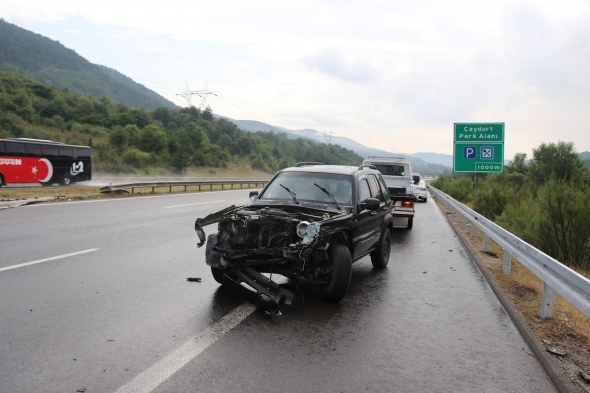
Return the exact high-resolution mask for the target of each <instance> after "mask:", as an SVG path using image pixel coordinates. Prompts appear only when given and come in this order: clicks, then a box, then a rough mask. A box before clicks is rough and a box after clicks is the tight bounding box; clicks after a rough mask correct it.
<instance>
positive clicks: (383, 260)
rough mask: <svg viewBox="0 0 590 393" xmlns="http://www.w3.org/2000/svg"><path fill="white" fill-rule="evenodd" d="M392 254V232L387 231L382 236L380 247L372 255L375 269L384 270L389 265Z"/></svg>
mask: <svg viewBox="0 0 590 393" xmlns="http://www.w3.org/2000/svg"><path fill="white" fill-rule="evenodd" d="M390 254H391V232H390V231H389V229H386V230H385V231H384V232H383V235H381V240H380V241H379V246H377V248H376V249H375V251H373V252H372V253H371V262H372V263H373V267H375V268H377V269H383V268H385V267H386V266H387V264H388V263H389V255H390Z"/></svg>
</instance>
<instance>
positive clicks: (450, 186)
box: [432, 175, 475, 203]
mask: <svg viewBox="0 0 590 393" xmlns="http://www.w3.org/2000/svg"><path fill="white" fill-rule="evenodd" d="M432 185H433V186H434V187H436V188H438V189H439V190H441V191H442V192H444V193H446V194H449V195H450V196H452V197H453V198H455V199H456V200H458V201H461V202H462V203H466V202H471V200H472V198H473V189H474V187H475V184H474V183H473V180H472V179H471V178H470V177H466V176H463V177H455V176H452V175H451V176H442V177H440V178H438V179H436V180H435V181H433V182H432Z"/></svg>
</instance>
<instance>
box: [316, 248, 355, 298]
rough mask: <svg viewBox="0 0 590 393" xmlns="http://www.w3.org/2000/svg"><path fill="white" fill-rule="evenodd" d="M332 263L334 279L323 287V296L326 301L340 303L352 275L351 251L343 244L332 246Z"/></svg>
mask: <svg viewBox="0 0 590 393" xmlns="http://www.w3.org/2000/svg"><path fill="white" fill-rule="evenodd" d="M328 253H329V256H330V260H331V263H332V277H331V278H330V282H329V283H328V284H327V285H325V286H324V287H322V289H321V294H322V297H323V298H324V299H325V300H328V301H331V302H339V301H340V300H342V298H343V297H344V295H346V291H347V290H348V286H349V285H350V276H351V275H352V257H351V255H350V250H349V249H348V247H346V246H345V245H343V244H338V243H336V244H332V245H331V246H330V249H329V250H328Z"/></svg>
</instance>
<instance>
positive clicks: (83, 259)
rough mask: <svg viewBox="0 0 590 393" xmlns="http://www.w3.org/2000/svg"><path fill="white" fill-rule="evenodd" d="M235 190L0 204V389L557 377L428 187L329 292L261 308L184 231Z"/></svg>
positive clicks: (392, 385) (407, 388)
mask: <svg viewBox="0 0 590 393" xmlns="http://www.w3.org/2000/svg"><path fill="white" fill-rule="evenodd" d="M247 200H248V190H240V191H222V192H207V193H202V194H174V195H163V196H151V197H138V198H124V199H108V200H102V199H101V200H96V201H80V202H61V203H52V204H36V205H31V206H23V207H17V208H11V209H3V210H0V224H1V225H0V299H1V301H0V315H1V320H0V392H2V393H4V392H6V393H12V392H60V393H61V392H72V393H75V392H77V391H85V392H87V393H94V392H151V391H153V392H243V391H256V392H276V391H284V392H295V391H297V392H299V391H306V392H308V391H309V392H312V391H313V392H360V391H371V392H379V391H383V392H425V391H428V392H451V391H452V392H507V391H509V392H553V391H555V389H554V387H553V385H552V384H551V382H550V380H549V379H548V377H547V375H546V373H545V372H544V370H543V369H542V367H541V365H540V364H539V362H538V361H537V359H536V358H535V357H534V355H533V354H532V352H531V350H530V349H529V347H528V345H527V344H526V343H525V342H524V340H523V339H522V337H521V336H520V334H519V333H518V331H517V329H516V327H515V326H514V324H513V323H512V321H511V320H510V318H509V317H508V315H507V314H506V312H505V311H504V309H503V308H502V306H501V305H500V303H499V301H498V300H497V298H496V297H495V295H494V293H493V292H492V290H491V289H490V288H489V286H488V285H487V283H486V282H485V280H484V279H483V277H482V275H481V273H480V272H479V270H478V269H477V267H476V266H475V264H474V263H473V262H472V261H471V259H470V258H469V256H468V254H467V252H466V251H465V250H464V249H463V247H462V245H461V243H460V242H459V241H458V239H457V238H456V237H455V235H454V232H453V231H452V229H451V228H450V226H449V224H448V223H447V222H446V220H445V217H444V216H443V215H442V213H441V212H440V211H439V209H438V207H437V206H436V205H435V204H434V201H432V200H429V201H428V202H427V203H423V204H418V205H417V206H416V210H417V213H416V218H415V221H414V228H413V229H412V230H411V231H404V230H400V231H396V232H395V233H394V237H393V250H392V259H391V260H390V263H389V266H388V268H387V269H385V270H381V271H376V270H374V269H372V265H371V263H370V260H369V259H368V258H365V259H363V260H361V261H359V262H357V263H355V265H353V277H352V283H351V287H350V289H349V292H348V295H347V297H346V298H345V299H344V300H343V301H341V302H340V303H339V304H329V303H325V302H324V301H322V300H321V299H320V298H319V296H318V295H317V293H316V292H315V290H314V289H313V288H306V290H305V297H304V302H300V303H297V304H295V305H294V306H293V307H291V308H289V309H287V310H285V311H284V312H283V315H281V316H277V317H273V318H267V317H265V316H264V315H263V314H261V313H260V312H258V311H255V310H254V309H253V308H252V307H251V306H249V305H248V304H245V303H243V302H242V301H241V300H240V299H238V298H235V297H233V296H232V295H230V294H228V293H227V292H226V291H225V290H224V289H223V288H221V287H219V285H218V284H217V283H216V282H215V281H214V280H213V278H212V277H211V275H210V273H209V269H208V268H207V266H206V265H205V262H204V248H201V249H199V248H197V246H196V244H197V237H196V233H195V232H194V230H193V224H194V220H195V219H196V218H197V217H203V216H205V215H207V214H208V213H210V212H212V211H217V210H220V209H222V208H224V207H227V206H229V205H231V204H244V203H246V202H247ZM206 229H207V230H208V231H207V232H208V233H210V232H212V231H215V228H214V226H210V227H207V228H206ZM187 277H200V278H201V279H202V281H201V282H189V281H187V280H186V278H187Z"/></svg>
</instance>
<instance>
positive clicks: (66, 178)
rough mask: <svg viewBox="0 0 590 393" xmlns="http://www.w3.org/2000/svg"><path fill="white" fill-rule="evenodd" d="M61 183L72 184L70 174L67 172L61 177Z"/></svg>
mask: <svg viewBox="0 0 590 393" xmlns="http://www.w3.org/2000/svg"><path fill="white" fill-rule="evenodd" d="M61 184H62V185H64V186H69V185H70V184H72V178H71V177H70V175H68V174H65V175H64V177H62V178H61Z"/></svg>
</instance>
